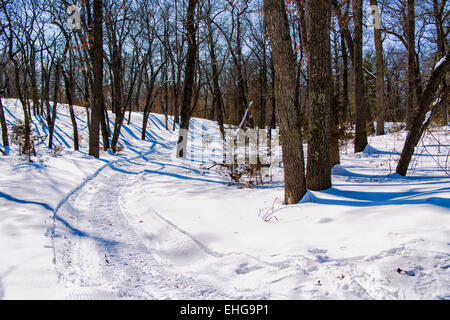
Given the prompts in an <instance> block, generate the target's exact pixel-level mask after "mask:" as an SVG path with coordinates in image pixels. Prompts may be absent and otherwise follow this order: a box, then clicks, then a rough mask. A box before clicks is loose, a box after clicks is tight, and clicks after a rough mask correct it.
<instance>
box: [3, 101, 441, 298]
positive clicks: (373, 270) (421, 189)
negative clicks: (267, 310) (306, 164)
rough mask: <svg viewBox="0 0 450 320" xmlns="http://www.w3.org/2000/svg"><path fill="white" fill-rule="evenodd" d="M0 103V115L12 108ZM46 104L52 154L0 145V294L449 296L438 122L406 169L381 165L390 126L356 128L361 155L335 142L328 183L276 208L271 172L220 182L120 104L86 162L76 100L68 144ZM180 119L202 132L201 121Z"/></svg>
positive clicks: (278, 186) (156, 123)
mask: <svg viewBox="0 0 450 320" xmlns="http://www.w3.org/2000/svg"><path fill="white" fill-rule="evenodd" d="M3 104H4V105H5V107H6V116H7V120H8V123H10V124H12V123H13V122H14V121H15V119H20V118H21V113H22V111H21V107H20V106H19V105H18V104H17V103H16V101H15V100H10V99H3ZM58 112H59V115H58V119H57V121H56V136H55V139H56V143H57V144H60V145H62V146H63V147H64V150H63V151H62V152H61V155H59V156H58V155H56V156H55V155H53V154H52V152H51V151H49V150H48V149H47V148H46V147H45V145H39V146H38V157H37V158H33V162H32V163H29V162H27V161H26V160H22V159H21V158H20V157H19V156H18V155H17V151H16V150H15V148H14V147H13V148H12V149H11V152H10V155H9V156H7V157H5V156H0V168H1V172H2V174H1V175H0V298H4V299H16V298H25V299H28V298H30V299H115V298H119V299H120V298H125V299H128V298H139V299H140V298H144V299H213V298H217V299H416V298H418V299H450V230H449V226H450V210H449V209H450V178H449V176H448V174H447V173H446V171H445V169H446V168H448V167H449V163H448V158H449V151H450V130H449V128H448V127H446V128H439V129H433V130H432V134H427V136H426V138H425V139H424V140H423V143H421V145H420V146H419V148H418V149H417V150H416V155H415V157H414V161H413V164H412V166H413V169H412V170H411V171H410V175H409V176H408V177H406V178H404V177H400V176H397V175H396V174H393V172H394V171H395V165H396V161H397V160H398V158H399V155H398V153H399V152H400V151H401V148H402V146H403V141H404V139H405V135H406V133H405V132H403V131H400V132H396V133H391V134H389V135H386V136H383V137H369V144H370V147H368V148H366V150H365V152H363V153H359V154H353V152H352V151H351V150H352V146H348V147H343V148H342V154H341V157H342V163H341V166H336V167H335V168H334V169H333V188H331V189H329V190H326V191H323V192H308V194H307V195H306V197H305V198H304V199H303V201H301V203H299V204H297V205H292V206H284V205H282V201H281V200H280V199H283V184H282V169H276V170H273V172H272V174H273V177H272V181H268V178H267V177H266V178H265V180H266V182H265V184H264V185H262V186H260V187H258V188H251V189H249V188H242V187H238V186H237V185H235V184H230V183H229V181H228V180H227V178H226V177H225V176H224V175H223V174H222V173H221V172H220V171H219V170H218V169H217V167H214V168H211V169H210V170H208V169H206V168H208V167H210V166H211V165H208V164H202V163H201V162H199V161H188V160H179V159H176V158H175V154H174V153H175V143H176V140H177V137H178V136H177V132H172V131H166V130H165V128H164V116H162V115H157V114H152V115H151V116H150V120H149V127H148V133H147V140H146V141H142V140H140V139H139V137H140V125H141V122H142V115H141V114H139V113H133V116H132V121H131V124H130V125H127V124H126V122H125V124H124V127H123V129H122V136H121V140H120V143H121V144H122V145H123V146H124V149H123V150H122V151H121V152H120V153H119V154H118V155H114V154H111V153H108V152H102V154H101V158H100V159H94V158H91V157H89V156H88V155H87V135H88V134H87V128H86V121H85V120H86V115H85V113H84V111H83V110H82V109H77V115H78V118H77V120H78V124H79V127H80V131H81V135H82V136H83V139H82V141H81V147H82V148H81V152H74V151H71V145H72V139H71V132H72V131H71V123H70V118H69V116H68V112H67V109H66V107H65V106H60V107H59V109H58ZM111 117H112V116H111ZM169 120H170V119H169ZM33 122H34V128H35V129H36V130H37V132H38V133H39V135H45V134H46V130H47V129H46V127H45V126H43V122H42V121H40V120H39V119H36V118H34V119H33ZM169 124H170V127H171V123H170V121H169ZM191 129H193V131H194V132H197V133H199V132H202V131H207V132H208V133H209V134H210V135H211V136H214V135H217V126H216V125H215V124H214V123H213V122H210V121H206V120H200V119H192V120H191ZM195 141H196V142H197V144H195V145H194V146H193V147H192V149H194V150H196V152H197V155H198V152H199V150H201V148H202V146H201V142H202V140H201V139H196V140H195ZM199 143H200V144H199ZM399 268H400V269H401V270H402V271H401V272H398V269H399Z"/></svg>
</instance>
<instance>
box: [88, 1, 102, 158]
mask: <svg viewBox="0 0 450 320" xmlns="http://www.w3.org/2000/svg"><path fill="white" fill-rule="evenodd" d="M102 22H103V1H102V0H94V30H93V33H94V42H93V48H92V66H93V71H94V83H93V95H94V97H93V99H94V102H93V105H92V114H91V121H90V130H89V155H91V156H94V157H96V158H98V157H99V156H100V152H99V133H100V121H101V117H102V110H103V108H102V101H103V28H102V24H103V23H102Z"/></svg>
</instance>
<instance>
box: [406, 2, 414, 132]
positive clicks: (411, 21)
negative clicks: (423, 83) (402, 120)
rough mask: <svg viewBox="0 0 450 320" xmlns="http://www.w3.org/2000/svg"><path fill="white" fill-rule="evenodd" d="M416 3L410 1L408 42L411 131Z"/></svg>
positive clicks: (408, 126)
mask: <svg viewBox="0 0 450 320" xmlns="http://www.w3.org/2000/svg"><path fill="white" fill-rule="evenodd" d="M414 5H415V1H414V0H408V16H407V42H408V93H407V94H408V95H407V99H406V129H407V130H410V129H411V127H412V124H413V120H414V119H413V117H414V104H415V103H414V102H415V86H416V40H415V32H416V31H415V30H416V19H415V8H414Z"/></svg>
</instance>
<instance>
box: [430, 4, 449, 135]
mask: <svg viewBox="0 0 450 320" xmlns="http://www.w3.org/2000/svg"><path fill="white" fill-rule="evenodd" d="M445 2H446V0H443V1H442V3H441V4H440V3H439V1H438V0H433V11H434V21H435V24H436V39H437V47H438V56H437V57H438V59H441V58H443V57H445V53H446V50H447V49H446V47H447V45H446V43H447V42H446V40H445V39H446V36H445V30H444V23H445V18H444V17H443V15H444V9H445V5H444V4H445ZM442 85H443V86H444V90H446V88H447V85H448V84H447V81H446V79H445V78H444V80H443V83H442ZM447 109H448V102H447V101H442V103H441V110H440V113H441V117H442V123H441V124H442V125H443V126H446V125H448V110H447Z"/></svg>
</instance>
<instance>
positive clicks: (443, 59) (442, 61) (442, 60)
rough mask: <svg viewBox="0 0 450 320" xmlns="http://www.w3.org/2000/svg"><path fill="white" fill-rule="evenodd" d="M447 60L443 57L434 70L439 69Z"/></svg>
mask: <svg viewBox="0 0 450 320" xmlns="http://www.w3.org/2000/svg"><path fill="white" fill-rule="evenodd" d="M445 59H446V57H443V58H442V59H441V60H439V62H438V63H436V65H435V66H434V70H436V69H437V68H439V66H440V65H441V64H443V63H444V61H445Z"/></svg>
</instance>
